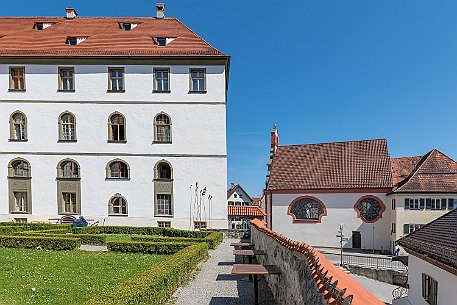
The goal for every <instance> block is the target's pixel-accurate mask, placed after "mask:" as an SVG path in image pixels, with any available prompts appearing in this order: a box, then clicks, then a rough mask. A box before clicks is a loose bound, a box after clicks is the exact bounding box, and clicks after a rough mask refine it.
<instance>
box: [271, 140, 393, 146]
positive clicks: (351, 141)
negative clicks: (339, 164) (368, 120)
mask: <svg viewBox="0 0 457 305" xmlns="http://www.w3.org/2000/svg"><path fill="white" fill-rule="evenodd" d="M374 141H385V142H386V143H387V139H384V138H378V139H365V140H349V141H334V142H319V143H306V144H290V145H279V146H278V147H289V146H306V145H325V144H342V143H355V142H374Z"/></svg>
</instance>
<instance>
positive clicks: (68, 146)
mask: <svg viewBox="0 0 457 305" xmlns="http://www.w3.org/2000/svg"><path fill="white" fill-rule="evenodd" d="M156 13H157V15H156V17H155V18H131V17H128V18H124V17H109V18H105V17H103V18H96V17H78V16H77V14H76V11H75V10H74V9H67V12H66V17H63V18H56V17H53V18H47V17H45V18H43V17H23V18H9V17H1V18H0V23H1V24H2V28H3V32H2V39H1V41H0V49H1V51H0V84H3V86H1V87H2V88H3V89H1V90H0V103H1V104H2V106H1V107H0V117H1V118H2V121H3V122H4V124H1V126H0V143H1V151H0V165H1V166H2V168H3V170H4V173H5V178H4V179H0V189H2V190H4V191H3V192H1V194H2V195H1V201H0V221H11V220H15V219H16V220H27V221H49V220H51V221H54V220H58V219H59V218H61V217H62V216H64V215H72V216H75V217H77V216H78V215H83V216H85V217H86V218H87V219H91V220H93V221H99V222H100V224H102V223H103V224H105V225H153V226H155V225H160V226H171V227H175V228H182V229H188V228H192V227H193V225H192V219H195V215H193V214H195V213H196V212H197V211H195V210H192V199H191V196H190V194H191V193H192V190H193V186H195V185H196V183H198V184H199V185H200V186H201V187H202V188H203V187H206V189H207V193H206V196H211V199H212V219H211V223H212V224H213V226H214V227H215V228H225V227H226V217H227V211H226V207H225V202H226V199H225V185H226V143H225V116H226V96H227V80H228V73H229V71H228V69H229V57H228V56H227V55H225V54H224V53H222V52H220V51H218V50H216V49H215V48H213V47H212V46H211V45H209V44H208V43H207V42H206V41H204V40H203V39H202V38H200V37H199V36H197V35H196V34H195V33H194V32H192V31H191V30H190V29H189V28H187V27H186V26H185V25H184V24H182V23H181V22H180V21H179V20H177V19H175V18H166V17H164V6H163V5H160V4H159V5H157V11H156ZM19 33H20V34H21V35H19ZM18 37H20V38H18ZM18 39H19V40H18Z"/></svg>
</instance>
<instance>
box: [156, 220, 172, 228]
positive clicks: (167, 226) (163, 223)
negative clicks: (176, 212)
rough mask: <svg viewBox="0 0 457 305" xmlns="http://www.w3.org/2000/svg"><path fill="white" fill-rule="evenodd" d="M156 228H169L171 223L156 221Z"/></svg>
mask: <svg viewBox="0 0 457 305" xmlns="http://www.w3.org/2000/svg"><path fill="white" fill-rule="evenodd" d="M157 227H159V228H171V221H160V220H159V221H157Z"/></svg>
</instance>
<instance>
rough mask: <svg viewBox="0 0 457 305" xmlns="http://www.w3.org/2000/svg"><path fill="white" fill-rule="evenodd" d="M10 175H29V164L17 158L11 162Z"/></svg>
mask: <svg viewBox="0 0 457 305" xmlns="http://www.w3.org/2000/svg"><path fill="white" fill-rule="evenodd" d="M12 168H13V172H12V173H13V175H12V177H30V165H29V163H28V162H27V161H25V160H23V159H19V160H17V161H14V162H13V163H12Z"/></svg>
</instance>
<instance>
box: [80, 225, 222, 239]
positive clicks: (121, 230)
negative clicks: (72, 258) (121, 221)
mask: <svg viewBox="0 0 457 305" xmlns="http://www.w3.org/2000/svg"><path fill="white" fill-rule="evenodd" d="M72 232H73V233H88V234H103V233H104V234H137V235H161V236H169V237H187V238H205V237H207V236H208V235H210V234H211V233H213V231H187V230H178V229H173V228H159V227H123V226H100V227H98V226H94V227H80V228H72Z"/></svg>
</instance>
